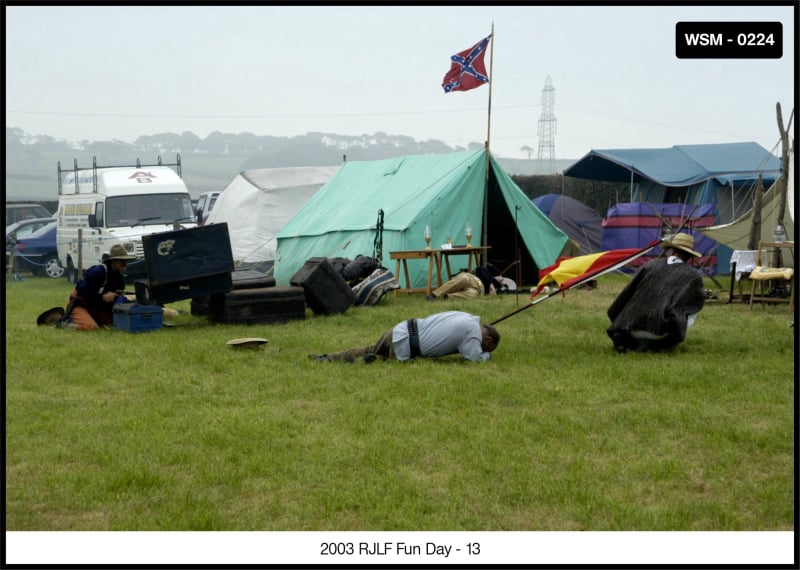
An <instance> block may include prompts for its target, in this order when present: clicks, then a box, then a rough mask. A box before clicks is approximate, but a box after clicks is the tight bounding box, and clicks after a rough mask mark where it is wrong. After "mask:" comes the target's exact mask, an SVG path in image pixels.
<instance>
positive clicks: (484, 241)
mask: <svg viewBox="0 0 800 570" xmlns="http://www.w3.org/2000/svg"><path fill="white" fill-rule="evenodd" d="M491 36H492V39H491V40H490V41H491V42H492V45H491V47H490V48H489V109H488V112H487V114H486V115H487V116H486V123H487V124H486V145H485V147H486V174H485V178H484V181H483V229H482V231H481V245H483V246H484V247H485V246H488V245H489V167H490V166H491V158H490V153H491V140H492V84H493V83H494V22H492V34H491ZM488 251H489V250H488V249H484V250H483V251H482V252H481V265H486V264H488V263H489V255H488V253H487V252H488Z"/></svg>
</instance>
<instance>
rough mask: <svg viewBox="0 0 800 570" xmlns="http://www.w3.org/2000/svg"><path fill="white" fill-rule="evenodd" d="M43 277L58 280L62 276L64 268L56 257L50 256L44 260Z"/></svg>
mask: <svg viewBox="0 0 800 570" xmlns="http://www.w3.org/2000/svg"><path fill="white" fill-rule="evenodd" d="M44 275H46V276H47V277H51V278H53V279H58V278H59V277H62V276H63V275H64V268H63V267H61V264H60V263H59V262H58V257H56V256H52V257H48V258H47V259H45V260H44Z"/></svg>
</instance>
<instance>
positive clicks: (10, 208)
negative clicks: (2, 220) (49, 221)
mask: <svg viewBox="0 0 800 570" xmlns="http://www.w3.org/2000/svg"><path fill="white" fill-rule="evenodd" d="M52 216H53V214H51V213H50V212H48V211H47V208H45V207H44V206H42V205H41V204H33V203H31V204H19V203H13V202H12V203H9V202H6V228H8V226H10V225H11V224H13V223H14V222H20V221H22V220H30V219H33V218H50V217H52Z"/></svg>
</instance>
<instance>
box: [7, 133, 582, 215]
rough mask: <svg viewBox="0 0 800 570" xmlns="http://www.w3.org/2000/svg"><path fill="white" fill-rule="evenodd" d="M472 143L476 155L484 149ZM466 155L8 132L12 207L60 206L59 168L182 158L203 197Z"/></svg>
mask: <svg viewBox="0 0 800 570" xmlns="http://www.w3.org/2000/svg"><path fill="white" fill-rule="evenodd" d="M481 146H482V145H481V144H479V143H472V144H470V145H469V146H468V148H469V149H478V148H481ZM459 150H466V149H465V148H464V147H460V146H459V147H450V146H448V145H446V144H444V143H443V142H441V141H437V140H428V141H415V140H414V139H412V138H410V137H405V136H397V135H387V134H385V133H375V134H374V135H361V136H345V135H336V134H330V133H307V134H305V135H301V136H296V137H271V136H255V135H252V134H250V133H242V134H226V133H220V132H218V131H216V132H213V133H211V134H209V136H208V137H206V138H205V139H200V138H199V137H197V136H195V135H194V134H192V133H190V132H186V133H183V134H180V135H178V134H175V133H161V134H158V135H152V136H142V137H139V138H138V139H137V140H136V142H135V143H133V144H130V143H125V142H123V141H116V140H115V141H94V142H90V141H82V142H80V143H77V142H70V141H64V140H56V139H54V138H52V137H49V136H36V137H33V136H31V135H29V134H28V133H25V132H24V131H22V130H21V129H18V128H14V127H6V157H5V158H6V164H5V167H6V168H5V170H6V176H5V184H4V192H5V195H6V200H7V201H25V200H30V201H38V202H55V201H57V200H58V165H59V164H60V166H61V169H62V170H65V169H72V168H73V167H74V165H75V163H76V161H77V165H78V167H79V168H91V166H92V160H93V159H96V161H97V165H98V166H117V165H124V164H131V165H132V164H136V161H137V160H141V163H142V164H155V163H156V162H157V161H158V158H159V157H160V158H161V160H162V161H163V162H164V163H170V164H171V163H174V162H176V160H177V156H178V155H180V160H181V171H182V172H181V174H182V176H183V179H184V181H185V182H186V186H187V187H188V188H189V192H190V194H191V195H192V197H193V198H196V197H197V196H199V195H200V194H202V193H203V192H208V191H211V190H221V189H223V188H225V186H227V185H228V183H229V182H230V181H231V180H232V179H233V178H234V177H235V176H236V175H237V174H238V173H239V172H241V171H242V170H249V169H252V168H277V167H286V166H328V165H335V164H339V163H341V161H342V159H343V158H344V157H347V160H379V159H384V158H392V157H395V156H405V155H412V154H436V153H448V152H454V151H459ZM497 161H498V163H499V164H500V165H501V166H502V167H503V169H504V170H505V171H506V172H507V173H508V174H509V175H517V176H530V175H534V174H536V175H543V174H555V173H558V172H562V171H563V170H564V169H565V168H567V167H568V166H570V165H571V164H573V163H574V162H575V160H556V161H555V171H556V172H544V171H543V168H541V167H540V166H539V165H538V161H536V160H533V159H530V160H524V159H521V160H517V159H508V158H499V159H497Z"/></svg>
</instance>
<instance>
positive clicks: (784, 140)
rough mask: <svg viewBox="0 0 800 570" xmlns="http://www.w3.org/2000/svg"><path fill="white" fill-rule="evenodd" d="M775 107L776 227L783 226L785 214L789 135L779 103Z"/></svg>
mask: <svg viewBox="0 0 800 570" xmlns="http://www.w3.org/2000/svg"><path fill="white" fill-rule="evenodd" d="M775 107H776V113H777V115H778V131H780V133H781V176H780V178H779V179H778V186H777V187H776V188H775V189H776V190H779V191H780V193H779V194H778V213H777V219H776V222H775V223H776V227H777V225H781V226H783V215H784V213H785V212H786V192H787V183H786V181H787V178H788V176H789V133H787V132H786V127H784V126H783V115H782V113H781V104H780V102H779V103H777V104H776V105H775ZM792 112H794V111H792ZM789 122H791V118H790V119H789Z"/></svg>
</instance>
